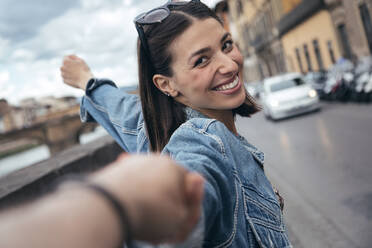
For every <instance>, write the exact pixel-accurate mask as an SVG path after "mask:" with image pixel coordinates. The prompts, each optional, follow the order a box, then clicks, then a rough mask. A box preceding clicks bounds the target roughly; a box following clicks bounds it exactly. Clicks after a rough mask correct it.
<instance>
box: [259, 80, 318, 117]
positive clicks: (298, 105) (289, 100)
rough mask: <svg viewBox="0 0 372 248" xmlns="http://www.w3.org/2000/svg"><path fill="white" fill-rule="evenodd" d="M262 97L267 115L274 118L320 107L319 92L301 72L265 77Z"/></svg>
mask: <svg viewBox="0 0 372 248" xmlns="http://www.w3.org/2000/svg"><path fill="white" fill-rule="evenodd" d="M260 98H261V101H262V105H263V111H264V114H265V116H266V117H267V118H270V119H273V120H278V119H281V118H285V117H289V116H293V115H297V114H301V113H305V112H310V111H314V110H317V109H319V108H320V103H319V97H318V95H317V92H316V91H315V90H314V89H313V88H312V87H311V86H310V85H309V84H307V83H305V81H304V80H303V76H302V75H301V74H299V73H288V74H283V75H280V76H275V77H271V78H267V79H265V80H264V86H263V92H262V93H261V96H260Z"/></svg>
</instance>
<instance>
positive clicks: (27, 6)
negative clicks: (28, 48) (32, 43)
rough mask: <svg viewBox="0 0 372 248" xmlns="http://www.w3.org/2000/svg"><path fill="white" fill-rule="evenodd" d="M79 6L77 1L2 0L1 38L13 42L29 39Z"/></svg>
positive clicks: (0, 15) (0, 11) (0, 5)
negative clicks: (54, 20) (48, 23)
mask: <svg viewBox="0 0 372 248" xmlns="http://www.w3.org/2000/svg"><path fill="white" fill-rule="evenodd" d="M77 4H78V2H77V1H75V0H64V1H45V0H32V1H28V0H18V1H14V0H1V1H0V36H2V37H6V38H7V39H9V40H11V41H12V42H20V41H23V40H26V39H29V38H31V37H33V36H34V35H36V34H37V32H38V28H39V27H40V26H42V25H44V24H45V23H47V22H48V21H50V20H51V19H53V18H55V17H57V16H60V15H62V14H63V13H64V12H65V11H66V10H68V9H70V8H73V7H76V5H77Z"/></svg>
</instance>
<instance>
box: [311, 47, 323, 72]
mask: <svg viewBox="0 0 372 248" xmlns="http://www.w3.org/2000/svg"><path fill="white" fill-rule="evenodd" d="M313 46H314V53H315V57H316V61H317V62H318V68H319V71H320V70H323V69H324V66H323V59H322V54H321V52H320V47H319V42H318V40H313Z"/></svg>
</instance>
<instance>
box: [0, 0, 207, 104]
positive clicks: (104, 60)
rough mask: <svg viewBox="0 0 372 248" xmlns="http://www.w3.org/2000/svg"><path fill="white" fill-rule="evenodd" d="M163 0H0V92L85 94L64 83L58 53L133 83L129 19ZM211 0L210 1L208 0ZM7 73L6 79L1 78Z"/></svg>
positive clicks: (12, 97)
mask: <svg viewBox="0 0 372 248" xmlns="http://www.w3.org/2000/svg"><path fill="white" fill-rule="evenodd" d="M164 2H165V0H141V1H135V0H80V1H76V0H64V1H45V0H33V1H29V0H17V1H13V0H1V1H0V68H1V70H2V71H1V72H0V97H6V98H7V99H9V101H10V102H11V103H13V104H16V103H17V102H18V101H19V100H20V99H22V98H25V97H39V96H46V95H54V96H63V95H75V96H80V95H82V94H83V92H82V91H81V90H76V89H73V88H71V87H68V86H66V85H64V84H63V83H62V79H61V77H60V74H59V73H60V72H59V67H60V66H61V62H62V57H63V56H64V55H66V54H71V53H75V54H77V55H79V56H81V57H83V58H84V59H85V60H86V61H87V63H88V64H89V66H90V67H91V69H92V71H93V73H95V75H97V76H98V77H107V78H111V79H113V80H114V81H115V82H117V83H118V85H119V86H124V85H133V84H136V83H137V59H136V39H137V33H136V30H135V27H134V24H133V19H134V17H135V16H137V15H138V14H139V13H141V12H143V11H147V10H149V9H151V8H154V7H157V6H160V5H161V4H164ZM209 2H213V0H210V1H209ZM5 79H6V80H5Z"/></svg>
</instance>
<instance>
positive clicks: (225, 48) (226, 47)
mask: <svg viewBox="0 0 372 248" xmlns="http://www.w3.org/2000/svg"><path fill="white" fill-rule="evenodd" d="M232 47H233V41H232V40H227V41H226V42H225V43H223V46H222V51H227V52H229V51H230V50H232Z"/></svg>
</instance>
